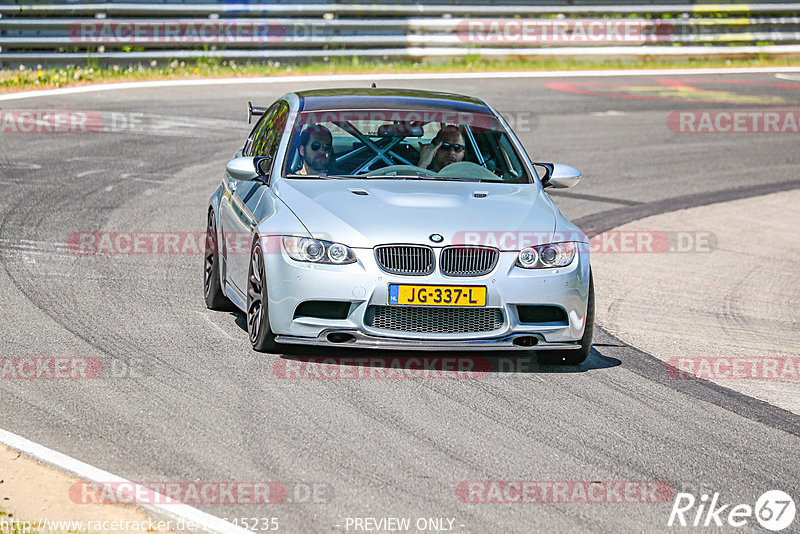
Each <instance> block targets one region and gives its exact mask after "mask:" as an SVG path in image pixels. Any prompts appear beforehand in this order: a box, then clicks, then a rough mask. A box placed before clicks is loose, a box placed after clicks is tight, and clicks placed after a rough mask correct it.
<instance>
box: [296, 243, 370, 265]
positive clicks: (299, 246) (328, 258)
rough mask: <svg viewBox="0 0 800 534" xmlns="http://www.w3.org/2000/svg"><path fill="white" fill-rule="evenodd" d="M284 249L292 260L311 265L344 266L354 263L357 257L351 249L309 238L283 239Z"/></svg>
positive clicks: (339, 244)
mask: <svg viewBox="0 0 800 534" xmlns="http://www.w3.org/2000/svg"><path fill="white" fill-rule="evenodd" d="M283 249H284V250H285V251H286V253H287V254H288V255H289V257H290V258H292V259H293V260H297V261H307V262H311V263H327V264H333V265H343V264H345V263H353V262H355V261H356V256H355V254H353V251H352V250H350V247H347V246H345V245H342V244H341V243H331V242H330V241H321V240H319V239H309V238H307V237H290V236H284V237H283Z"/></svg>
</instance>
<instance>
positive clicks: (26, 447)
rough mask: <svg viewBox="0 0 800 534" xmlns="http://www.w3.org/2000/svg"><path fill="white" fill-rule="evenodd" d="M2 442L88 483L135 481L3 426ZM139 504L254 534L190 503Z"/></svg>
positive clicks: (223, 532) (211, 527) (228, 531)
mask: <svg viewBox="0 0 800 534" xmlns="http://www.w3.org/2000/svg"><path fill="white" fill-rule="evenodd" d="M0 443H3V444H5V445H6V446H8V447H10V448H12V449H14V450H16V451H19V452H21V453H23V454H25V455H26V456H30V457H32V458H35V459H36V460H39V461H40V462H43V463H45V464H48V465H51V466H53V467H56V468H57V469H60V470H62V471H66V472H67V473H70V474H72V475H75V476H77V477H79V478H81V479H83V480H86V481H88V482H113V483H122V484H126V485H127V484H134V483H133V482H130V481H129V480H125V479H124V478H121V477H118V476H116V475H112V474H111V473H109V472H107V471H103V470H102V469H98V468H96V467H93V466H91V465H89V464H85V463H83V462H81V461H78V460H76V459H75V458H71V457H69V456H67V455H65V454H61V453H60V452H56V451H54V450H52V449H48V448H47V447H43V446H42V445H39V444H38V443H34V442H33V441H30V440H28V439H25V438H23V437H22V436H18V435H16V434H13V433H11V432H8V431H7V430H3V429H0ZM134 485H135V491H136V494H139V491H140V489H139V488H141V491H143V492H144V494H150V495H153V494H154V493H156V492H154V491H153V490H151V489H149V488H145V487H143V486H139V485H138V484H134ZM164 501H167V498H166V497H164ZM167 502H168V501H167ZM138 506H139V507H140V508H142V509H144V510H147V511H149V512H152V513H154V514H156V515H158V516H167V517H169V518H171V519H172V520H173V521H175V522H177V521H183V522H184V523H186V522H188V521H191V522H193V523H195V524H196V525H197V526H198V527H200V529H201V530H203V531H205V532H217V533H220V534H252V532H251V531H249V530H247V529H244V528H241V527H237V526H236V525H234V524H232V523H228V522H227V521H223V520H222V519H220V518H219V517H216V516H213V515H211V514H207V513H205V512H203V511H200V510H198V509H197V508H194V507H192V506H189V505H187V504H168V505H159V504H139V505H138Z"/></svg>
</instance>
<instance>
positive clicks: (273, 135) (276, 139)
mask: <svg viewBox="0 0 800 534" xmlns="http://www.w3.org/2000/svg"><path fill="white" fill-rule="evenodd" d="M288 116H289V106H288V105H287V104H286V102H282V101H281V102H278V103H277V104H276V105H275V106H274V109H273V108H270V110H269V111H268V112H267V113H266V114H265V116H264V121H263V123H262V124H261V127H260V128H259V130H258V132H256V136H255V138H254V139H253V147H252V151H253V154H252V155H253V156H261V157H270V158H271V157H274V156H275V153H276V152H277V151H278V145H279V144H280V142H281V135H282V134H283V130H284V128H285V127H286V120H287V118H288Z"/></svg>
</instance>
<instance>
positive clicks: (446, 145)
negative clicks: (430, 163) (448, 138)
mask: <svg viewBox="0 0 800 534" xmlns="http://www.w3.org/2000/svg"><path fill="white" fill-rule="evenodd" d="M439 148H441V149H442V150H450V149H451V148H452V149H453V150H455V151H456V152H464V145H454V144H452V143H442V146H440V147H439Z"/></svg>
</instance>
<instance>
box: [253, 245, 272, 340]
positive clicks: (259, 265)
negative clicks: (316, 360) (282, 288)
mask: <svg viewBox="0 0 800 534" xmlns="http://www.w3.org/2000/svg"><path fill="white" fill-rule="evenodd" d="M247 332H248V334H250V344H251V345H253V349H254V350H257V351H259V352H270V351H272V350H275V348H276V347H277V344H276V343H275V334H273V333H272V329H271V328H270V326H269V299H268V298H267V277H266V271H265V269H264V255H263V252H262V249H261V241H260V240H259V239H258V238H256V239H254V240H253V247H252V249H251V251H250V267H249V268H248V270H247Z"/></svg>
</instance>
